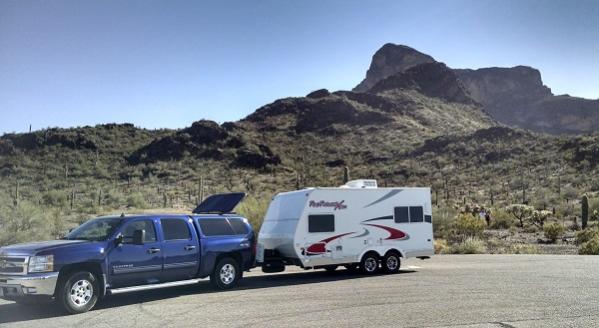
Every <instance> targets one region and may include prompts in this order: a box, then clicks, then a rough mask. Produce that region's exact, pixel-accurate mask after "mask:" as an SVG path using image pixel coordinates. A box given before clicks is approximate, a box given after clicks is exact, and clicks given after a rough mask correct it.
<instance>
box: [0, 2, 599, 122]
mask: <svg viewBox="0 0 599 328" xmlns="http://www.w3.org/2000/svg"><path fill="white" fill-rule="evenodd" d="M387 42H393V43H399V44H405V45H408V46H411V47H413V48H416V49H418V50H420V51H422V52H425V53H428V54H430V55H432V56H433V57H435V59H437V60H439V61H443V62H445V63H447V64H448V65H449V66H450V67H455V68H479V67H488V66H515V65H521V64H522V65H529V66H533V67H536V68H539V69H540V70H541V73H542V76H543V80H544V82H545V84H547V85H548V86H549V87H551V88H552V90H553V92H554V93H556V94H563V93H568V94H570V95H574V96H581V97H587V98H593V99H595V98H599V2H597V1H480V0H471V1H347V0H337V1H322V0H320V1H316V0H315V1H285V0H272V1H243V0H240V1H228V0H224V1H222V0H221V1H178V0H174V1H154V0H144V1H110V0H103V1H88V0H85V1H79V0H73V1H61V0H53V1H29V0H1V1H0V133H6V132H12V131H17V132H21V131H26V130H27V129H28V128H29V124H32V125H33V128H34V129H41V128H45V127H54V126H60V127H70V126H81V125H95V124H98V123H108V122H131V123H134V124H135V125H137V126H142V127H147V128H160V127H168V128H181V127H185V126H189V125H190V124H191V123H192V122H193V121H196V120H199V119H202V118H207V119H212V120H216V121H218V122H224V121H231V120H238V119H241V118H243V117H245V116H246V115H248V114H250V113H251V112H253V111H254V110H255V109H257V108H258V107H260V106H262V105H264V104H267V103H269V102H272V101H273V100H276V99H278V98H283V97H288V96H303V95H305V94H306V93H308V92H310V91H312V90H315V89H319V88H327V89H329V90H341V89H344V90H348V89H351V88H352V87H354V86H355V85H356V84H357V83H359V82H360V81H361V80H362V79H363V77H364V74H365V72H366V70H367V68H368V65H369V63H370V59H371V57H372V55H373V53H374V52H375V51H376V50H377V49H378V48H379V47H381V46H382V45H383V44H385V43H387Z"/></svg>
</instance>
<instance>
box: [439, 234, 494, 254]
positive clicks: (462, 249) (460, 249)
mask: <svg viewBox="0 0 599 328" xmlns="http://www.w3.org/2000/svg"><path fill="white" fill-rule="evenodd" d="M486 251H487V248H486V246H485V243H484V242H483V241H482V240H481V239H479V238H477V237H472V236H471V237H467V238H466V239H464V240H463V241H461V242H459V243H456V244H453V245H451V247H449V249H448V253H451V254H481V253H485V252H486Z"/></svg>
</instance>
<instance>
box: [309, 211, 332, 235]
mask: <svg viewBox="0 0 599 328" xmlns="http://www.w3.org/2000/svg"><path fill="white" fill-rule="evenodd" d="M333 231H335V216H334V215H332V214H319V215H309V216H308V232H333Z"/></svg>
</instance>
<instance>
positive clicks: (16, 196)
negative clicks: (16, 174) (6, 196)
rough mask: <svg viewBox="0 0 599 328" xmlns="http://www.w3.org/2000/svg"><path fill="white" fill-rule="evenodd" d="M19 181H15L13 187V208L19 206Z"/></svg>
mask: <svg viewBox="0 0 599 328" xmlns="http://www.w3.org/2000/svg"><path fill="white" fill-rule="evenodd" d="M19 197H20V195H19V180H17V185H16V186H15V199H14V202H13V203H14V205H15V206H19Z"/></svg>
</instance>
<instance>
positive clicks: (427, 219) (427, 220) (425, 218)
mask: <svg viewBox="0 0 599 328" xmlns="http://www.w3.org/2000/svg"><path fill="white" fill-rule="evenodd" d="M424 222H428V223H433V217H432V216H430V215H425V216H424Z"/></svg>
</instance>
